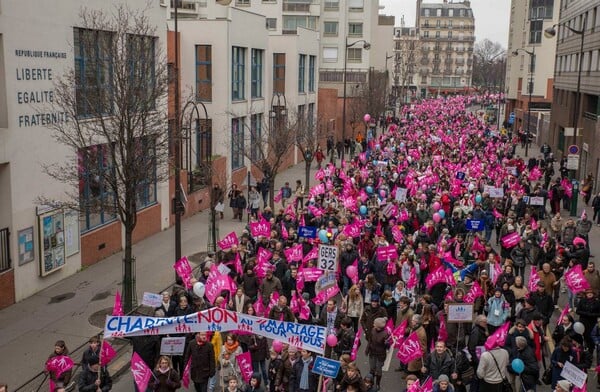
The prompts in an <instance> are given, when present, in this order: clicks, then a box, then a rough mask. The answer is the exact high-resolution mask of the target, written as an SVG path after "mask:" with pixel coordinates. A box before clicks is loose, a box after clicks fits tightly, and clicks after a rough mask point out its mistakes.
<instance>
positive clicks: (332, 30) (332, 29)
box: [323, 22, 338, 36]
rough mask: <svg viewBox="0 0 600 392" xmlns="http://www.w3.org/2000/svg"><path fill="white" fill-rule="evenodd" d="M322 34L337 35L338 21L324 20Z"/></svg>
mask: <svg viewBox="0 0 600 392" xmlns="http://www.w3.org/2000/svg"><path fill="white" fill-rule="evenodd" d="M323 35H327V36H337V35H338V22H324V23H323Z"/></svg>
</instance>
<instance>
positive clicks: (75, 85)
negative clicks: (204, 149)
mask: <svg viewBox="0 0 600 392" xmlns="http://www.w3.org/2000/svg"><path fill="white" fill-rule="evenodd" d="M80 18H81V22H80V26H79V27H76V28H75V29H74V51H75V59H76V60H75V67H74V68H73V69H72V70H70V71H68V72H67V73H66V74H64V75H63V76H62V77H59V78H58V79H57V81H56V82H55V99H54V101H53V103H52V104H51V106H52V108H53V109H54V110H60V111H63V112H66V113H68V121H66V122H61V123H53V124H51V125H50V127H51V130H52V131H53V133H52V134H53V137H54V138H55V139H56V140H57V141H58V142H59V143H61V144H64V145H66V146H67V147H68V148H70V149H71V150H72V151H73V154H74V156H73V157H71V159H69V160H66V161H64V162H61V163H57V164H51V165H46V166H45V167H44V169H45V171H46V173H47V174H48V175H50V176H51V177H53V178H55V179H56V180H58V181H60V182H62V183H65V184H67V185H69V186H70V187H68V188H67V192H66V197H65V200H61V201H55V200H48V199H47V198H45V197H43V196H42V197H40V200H42V202H45V203H48V204H53V205H58V206H61V207H67V208H72V209H76V210H78V211H80V212H81V213H82V216H88V215H89V214H99V213H103V214H111V215H112V216H114V217H118V218H119V220H120V222H121V223H122V224H123V227H124V230H125V250H124V252H125V254H124V259H123V263H124V268H123V305H124V310H125V311H126V312H127V311H130V310H131V309H132V308H133V306H134V305H135V303H136V291H135V280H134V277H135V258H134V256H133V251H132V243H133V231H134V229H135V227H136V224H137V212H138V209H139V207H140V204H143V205H146V204H149V203H148V201H150V202H152V201H155V198H156V192H155V186H156V185H155V184H156V183H157V182H160V181H163V180H165V179H166V178H167V176H168V171H167V170H166V167H167V163H168V162H167V161H168V158H167V157H168V153H167V152H168V137H167V132H165V129H166V124H167V121H166V112H165V111H164V110H161V109H160V108H163V107H165V104H166V96H167V85H168V72H167V68H166V66H167V61H166V59H165V58H164V56H163V53H164V52H163V50H162V48H161V46H160V45H159V41H158V38H157V30H156V27H155V26H154V25H152V24H151V23H150V20H149V18H148V9H131V8H129V7H127V6H125V5H115V6H114V7H113V9H111V10H110V11H95V10H89V9H83V10H82V11H81V12H80ZM149 198H150V199H149ZM151 199H153V200H151Z"/></svg>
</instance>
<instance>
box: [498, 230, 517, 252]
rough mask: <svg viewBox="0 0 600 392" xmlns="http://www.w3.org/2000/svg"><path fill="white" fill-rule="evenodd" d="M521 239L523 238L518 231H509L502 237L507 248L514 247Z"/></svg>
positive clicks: (503, 244)
mask: <svg viewBox="0 0 600 392" xmlns="http://www.w3.org/2000/svg"><path fill="white" fill-rule="evenodd" d="M519 240H521V236H520V235H519V233H517V232H516V231H515V232H514V233H509V234H507V235H505V236H504V237H502V238H501V239H500V241H501V242H502V246H503V247H505V248H513V247H515V246H517V244H518V243H519Z"/></svg>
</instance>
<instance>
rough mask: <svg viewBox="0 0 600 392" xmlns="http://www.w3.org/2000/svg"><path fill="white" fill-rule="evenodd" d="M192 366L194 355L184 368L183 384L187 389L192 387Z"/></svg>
mask: <svg viewBox="0 0 600 392" xmlns="http://www.w3.org/2000/svg"><path fill="white" fill-rule="evenodd" d="M191 367H192V357H190V358H189V359H188V361H187V363H186V364H185V368H184V369H183V374H182V376H181V385H183V387H184V388H185V389H189V387H190V370H191Z"/></svg>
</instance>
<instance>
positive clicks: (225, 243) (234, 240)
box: [217, 231, 240, 250]
mask: <svg viewBox="0 0 600 392" xmlns="http://www.w3.org/2000/svg"><path fill="white" fill-rule="evenodd" d="M239 244H240V242H239V241H238V237H237V234H235V231H232V232H231V233H229V234H227V235H226V236H225V237H224V238H223V239H222V240H220V241H219V242H217V245H218V246H219V248H221V249H222V250H228V249H231V248H232V247H233V245H239Z"/></svg>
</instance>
